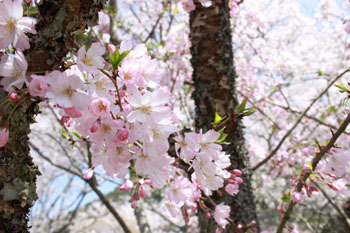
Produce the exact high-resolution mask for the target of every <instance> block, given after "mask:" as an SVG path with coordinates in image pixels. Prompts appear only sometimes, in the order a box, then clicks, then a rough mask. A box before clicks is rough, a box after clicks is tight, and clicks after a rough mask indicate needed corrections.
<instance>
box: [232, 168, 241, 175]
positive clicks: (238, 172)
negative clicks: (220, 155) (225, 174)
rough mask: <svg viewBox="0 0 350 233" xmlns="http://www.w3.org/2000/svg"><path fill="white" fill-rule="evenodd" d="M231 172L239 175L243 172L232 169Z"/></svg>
mask: <svg viewBox="0 0 350 233" xmlns="http://www.w3.org/2000/svg"><path fill="white" fill-rule="evenodd" d="M232 174H234V175H236V176H241V175H242V174H243V173H242V171H241V170H238V169H234V170H233V171H232Z"/></svg>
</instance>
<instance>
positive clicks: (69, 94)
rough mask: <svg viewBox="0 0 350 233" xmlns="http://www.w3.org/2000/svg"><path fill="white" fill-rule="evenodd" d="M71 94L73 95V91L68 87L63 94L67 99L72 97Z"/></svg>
mask: <svg viewBox="0 0 350 233" xmlns="http://www.w3.org/2000/svg"><path fill="white" fill-rule="evenodd" d="M73 93H74V90H73V89H72V88H70V87H69V88H67V89H66V90H65V94H67V95H68V96H69V97H72V96H73Z"/></svg>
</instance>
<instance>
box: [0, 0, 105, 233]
mask: <svg viewBox="0 0 350 233" xmlns="http://www.w3.org/2000/svg"><path fill="white" fill-rule="evenodd" d="M104 3H105V0H44V1H43V3H42V4H41V5H39V6H38V10H39V11H38V12H39V13H38V18H37V19H38V23H37V25H36V30H37V34H36V35H34V36H32V38H31V41H30V43H31V48H30V49H29V50H28V51H26V58H27V61H28V73H30V72H42V73H43V74H44V73H45V71H52V70H54V69H57V68H59V67H60V66H61V65H62V64H63V61H62V60H63V58H64V57H65V56H66V54H67V53H68V51H69V50H70V49H72V48H73V47H74V35H73V32H75V31H76V30H78V29H85V28H86V27H87V26H88V25H93V24H96V22H97V19H98V11H100V10H101V9H102V8H103V5H104ZM0 78H1V77H0ZM6 95H7V93H6V92H4V91H3V90H2V89H1V90H0V99H2V98H4V97H6ZM14 105H15V104H13V105H10V106H9V107H6V108H5V107H4V106H0V107H3V110H4V112H5V116H6V115H7V116H9V113H10V112H11V111H12V109H14ZM37 113H38V106H37V103H36V102H32V101H31V100H29V99H28V98H27V99H26V100H24V101H23V102H21V104H20V105H19V106H18V107H17V108H16V109H15V111H14V113H13V114H12V115H11V117H10V119H9V122H8V123H9V124H10V137H9V141H8V143H7V145H6V146H5V147H3V148H0V233H2V232H6V233H10V232H11V233H17V232H20V233H23V232H29V231H28V214H29V210H30V207H31V206H32V205H33V202H34V201H35V200H36V199H37V194H36V191H35V189H36V184H35V181H36V176H37V175H39V174H40V172H39V170H38V168H37V166H35V165H34V163H33V161H32V157H31V156H30V154H29V145H28V140H29V138H28V135H29V133H30V124H31V123H33V122H34V116H35V115H36V114H37ZM2 123H3V122H2Z"/></svg>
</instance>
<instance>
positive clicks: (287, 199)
mask: <svg viewBox="0 0 350 233" xmlns="http://www.w3.org/2000/svg"><path fill="white" fill-rule="evenodd" d="M281 199H282V201H283V202H289V201H290V193H283V196H282V198H281Z"/></svg>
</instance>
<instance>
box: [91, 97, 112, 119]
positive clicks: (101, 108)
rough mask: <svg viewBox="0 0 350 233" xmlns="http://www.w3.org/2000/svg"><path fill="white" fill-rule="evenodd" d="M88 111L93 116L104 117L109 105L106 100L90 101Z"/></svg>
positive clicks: (107, 112)
mask: <svg viewBox="0 0 350 233" xmlns="http://www.w3.org/2000/svg"><path fill="white" fill-rule="evenodd" d="M89 109H90V111H91V112H92V113H93V114H95V116H98V117H100V116H106V115H107V114H109V111H110V103H109V101H108V100H107V99H105V98H102V97H100V98H97V99H93V100H92V101H91V103H90V106H89Z"/></svg>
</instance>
